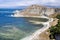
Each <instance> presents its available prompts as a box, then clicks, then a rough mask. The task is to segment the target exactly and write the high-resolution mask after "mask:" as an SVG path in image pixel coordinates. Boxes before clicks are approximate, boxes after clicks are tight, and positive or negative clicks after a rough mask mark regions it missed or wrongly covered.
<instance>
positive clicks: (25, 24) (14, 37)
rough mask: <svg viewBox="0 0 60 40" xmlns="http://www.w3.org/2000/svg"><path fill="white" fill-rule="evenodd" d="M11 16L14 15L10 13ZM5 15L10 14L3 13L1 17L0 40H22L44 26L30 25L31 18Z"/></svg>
mask: <svg viewBox="0 0 60 40" xmlns="http://www.w3.org/2000/svg"><path fill="white" fill-rule="evenodd" d="M10 12H11V11H10ZM11 14H13V13H9V15H11ZM5 15H8V13H3V12H2V13H1V15H0V40H20V39H21V38H24V37H26V36H29V35H31V34H32V33H34V32H35V31H36V30H38V29H40V28H42V27H43V25H42V24H32V23H30V22H29V20H28V19H29V18H27V19H26V18H23V17H8V16H5ZM34 20H35V19H34Z"/></svg>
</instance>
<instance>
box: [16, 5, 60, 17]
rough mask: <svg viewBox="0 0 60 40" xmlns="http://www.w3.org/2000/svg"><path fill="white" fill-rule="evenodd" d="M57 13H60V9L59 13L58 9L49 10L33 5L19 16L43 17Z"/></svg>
mask: <svg viewBox="0 0 60 40" xmlns="http://www.w3.org/2000/svg"><path fill="white" fill-rule="evenodd" d="M57 12H59V13H60V9H59V11H58V9H57V8H49V7H45V6H40V5H31V6H29V7H28V8H26V9H24V10H22V11H21V12H19V13H17V14H19V15H24V16H41V15H44V16H50V15H53V14H55V13H57Z"/></svg>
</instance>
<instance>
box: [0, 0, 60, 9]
mask: <svg viewBox="0 0 60 40" xmlns="http://www.w3.org/2000/svg"><path fill="white" fill-rule="evenodd" d="M32 4H39V5H40V4H42V5H49V6H60V0H0V8H1V7H2V8H4V7H16V6H29V5H32Z"/></svg>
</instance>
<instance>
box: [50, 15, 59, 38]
mask: <svg viewBox="0 0 60 40" xmlns="http://www.w3.org/2000/svg"><path fill="white" fill-rule="evenodd" d="M56 18H58V19H59V20H58V24H57V25H56V26H52V27H51V28H50V32H51V38H54V37H55V34H60V15H57V16H56Z"/></svg>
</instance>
